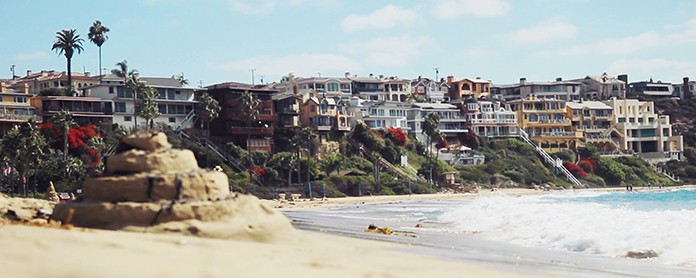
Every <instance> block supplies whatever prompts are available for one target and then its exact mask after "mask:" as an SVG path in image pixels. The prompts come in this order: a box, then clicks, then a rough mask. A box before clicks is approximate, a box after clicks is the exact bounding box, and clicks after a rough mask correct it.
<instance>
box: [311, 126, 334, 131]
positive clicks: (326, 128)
mask: <svg viewBox="0 0 696 278" xmlns="http://www.w3.org/2000/svg"><path fill="white" fill-rule="evenodd" d="M315 127H316V128H317V130H318V131H329V130H331V129H332V128H333V127H332V126H330V125H318V126H315Z"/></svg>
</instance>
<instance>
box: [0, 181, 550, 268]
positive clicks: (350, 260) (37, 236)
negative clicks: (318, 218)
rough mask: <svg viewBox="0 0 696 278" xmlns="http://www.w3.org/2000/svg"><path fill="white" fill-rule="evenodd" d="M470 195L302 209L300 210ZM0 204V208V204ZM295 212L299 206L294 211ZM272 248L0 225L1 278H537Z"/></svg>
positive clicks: (355, 247)
mask: <svg viewBox="0 0 696 278" xmlns="http://www.w3.org/2000/svg"><path fill="white" fill-rule="evenodd" d="M471 196H472V195H453V194H450V195H447V194H436V195H427V196H426V195H412V196H401V197H393V196H384V197H362V198H344V199H336V200H330V201H312V202H309V201H307V202H304V204H303V206H304V207H305V208H308V207H309V208H316V207H317V206H327V205H341V204H348V203H355V204H360V203H363V202H396V201H406V200H417V199H423V198H430V199H432V198H435V199H440V198H471ZM0 205H2V202H0ZM298 207H300V206H299V205H298ZM278 238H279V239H280V240H274V241H273V242H254V241H244V240H236V239H210V238H201V237H194V236H183V235H177V234H153V233H135V232H122V231H106V230H96V229H81V228H73V229H61V228H48V227H34V226H29V225H17V224H8V223H7V222H5V223H3V224H0V246H2V248H0V268H2V269H3V271H2V273H3V275H2V276H4V277H278V276H283V277H462V276H468V277H532V276H534V277H538V276H539V273H534V274H530V273H526V274H525V273H515V272H514V271H510V270H502V269H495V268H492V267H490V266H481V265H477V264H475V263H467V262H461V261H451V260H446V259H442V258H436V257H430V256H426V255H420V254H423V253H418V252H413V251H412V250H411V251H409V249H411V248H422V247H415V246H408V245H403V244H395V243H387V242H380V241H372V240H362V239H354V238H347V237H339V236H333V235H325V234H320V233H315V232H307V231H299V230H293V231H291V232H289V233H288V234H287V235H282V236H279V237H278Z"/></svg>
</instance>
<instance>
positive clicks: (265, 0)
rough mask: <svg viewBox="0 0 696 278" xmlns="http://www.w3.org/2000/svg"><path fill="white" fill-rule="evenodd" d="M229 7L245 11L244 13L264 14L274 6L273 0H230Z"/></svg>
mask: <svg viewBox="0 0 696 278" xmlns="http://www.w3.org/2000/svg"><path fill="white" fill-rule="evenodd" d="M229 3H230V7H232V10H235V11H238V12H241V13H245V14H265V13H269V12H270V11H272V10H273V9H274V8H275V7H276V4H277V3H276V1H275V0H258V1H251V3H249V1H244V0H230V2H229Z"/></svg>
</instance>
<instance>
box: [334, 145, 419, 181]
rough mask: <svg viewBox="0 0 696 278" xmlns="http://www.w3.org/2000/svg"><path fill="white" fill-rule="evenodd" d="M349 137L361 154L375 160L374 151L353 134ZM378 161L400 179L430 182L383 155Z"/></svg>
mask: <svg viewBox="0 0 696 278" xmlns="http://www.w3.org/2000/svg"><path fill="white" fill-rule="evenodd" d="M347 138H348V142H349V143H350V144H351V145H352V146H353V147H355V148H356V149H357V150H358V151H359V152H360V154H361V155H362V156H364V157H367V158H368V159H369V160H370V161H375V156H373V155H372V153H370V151H368V150H367V149H366V148H365V147H363V145H362V144H361V143H360V142H358V141H356V140H355V139H353V138H352V137H351V134H349V135H348V136H347ZM376 161H378V162H379V165H380V166H382V167H384V168H385V169H387V171H389V172H390V173H392V174H394V175H396V176H397V177H399V178H400V179H403V180H407V181H409V182H413V183H422V184H425V183H428V181H427V180H425V179H424V178H422V177H419V176H417V175H413V174H409V173H407V172H406V171H404V170H401V169H399V168H398V167H396V166H394V164H391V163H390V162H389V161H387V160H386V159H384V158H383V157H379V158H378V159H377V160H376ZM414 170H415V169H414Z"/></svg>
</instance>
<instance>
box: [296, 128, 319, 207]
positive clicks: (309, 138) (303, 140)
mask: <svg viewBox="0 0 696 278" xmlns="http://www.w3.org/2000/svg"><path fill="white" fill-rule="evenodd" d="M315 138H317V135H316V133H314V129H313V128H311V127H303V128H302V129H301V130H300V133H299V136H298V138H297V140H298V143H299V145H300V146H302V145H306V146H307V189H308V192H309V199H312V184H311V183H310V173H311V172H312V171H311V169H310V168H309V167H310V165H311V164H310V163H309V162H310V160H311V157H312V142H314V139H315Z"/></svg>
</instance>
